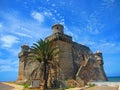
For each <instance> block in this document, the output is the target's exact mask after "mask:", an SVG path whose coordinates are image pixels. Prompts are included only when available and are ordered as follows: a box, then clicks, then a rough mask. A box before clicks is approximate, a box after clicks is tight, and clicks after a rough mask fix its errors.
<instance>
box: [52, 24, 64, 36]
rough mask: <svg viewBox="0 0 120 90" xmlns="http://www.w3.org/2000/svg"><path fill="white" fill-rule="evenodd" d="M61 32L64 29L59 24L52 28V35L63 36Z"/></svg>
mask: <svg viewBox="0 0 120 90" xmlns="http://www.w3.org/2000/svg"><path fill="white" fill-rule="evenodd" d="M63 30H64V27H63V26H62V25H61V24H55V25H53V26H52V31H53V34H55V33H61V34H64V31H63Z"/></svg>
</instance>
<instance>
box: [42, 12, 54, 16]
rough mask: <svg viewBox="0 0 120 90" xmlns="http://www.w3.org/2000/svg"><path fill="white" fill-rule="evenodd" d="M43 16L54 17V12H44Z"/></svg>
mask: <svg viewBox="0 0 120 90" xmlns="http://www.w3.org/2000/svg"><path fill="white" fill-rule="evenodd" d="M43 14H44V15H45V16H52V12H50V11H44V12H43Z"/></svg>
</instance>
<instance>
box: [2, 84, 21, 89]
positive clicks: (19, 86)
mask: <svg viewBox="0 0 120 90" xmlns="http://www.w3.org/2000/svg"><path fill="white" fill-rule="evenodd" d="M0 90H23V86H21V85H17V84H14V83H8V82H1V83H0Z"/></svg>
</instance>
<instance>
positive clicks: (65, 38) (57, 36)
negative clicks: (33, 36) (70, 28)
mask: <svg viewBox="0 0 120 90" xmlns="http://www.w3.org/2000/svg"><path fill="white" fill-rule="evenodd" d="M46 40H49V41H56V40H61V41H65V42H67V43H72V37H71V36H68V35H65V34H61V33H54V34H53V35H51V36H48V37H47V38H46Z"/></svg>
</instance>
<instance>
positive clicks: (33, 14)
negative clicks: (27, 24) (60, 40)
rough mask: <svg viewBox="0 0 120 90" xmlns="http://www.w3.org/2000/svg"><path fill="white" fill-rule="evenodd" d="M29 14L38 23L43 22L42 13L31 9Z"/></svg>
mask: <svg viewBox="0 0 120 90" xmlns="http://www.w3.org/2000/svg"><path fill="white" fill-rule="evenodd" d="M31 15H32V17H33V18H34V19H36V20H37V21H39V22H40V23H42V22H44V16H43V15H42V13H39V12H36V11H33V12H32V14H31Z"/></svg>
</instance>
